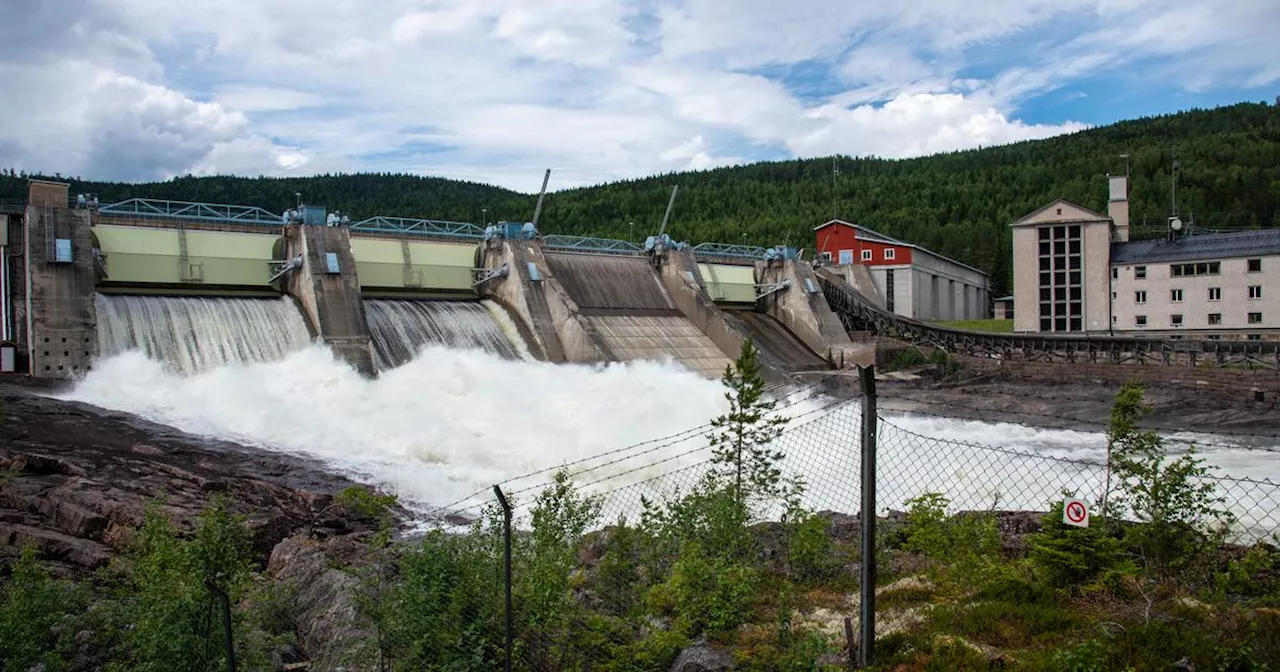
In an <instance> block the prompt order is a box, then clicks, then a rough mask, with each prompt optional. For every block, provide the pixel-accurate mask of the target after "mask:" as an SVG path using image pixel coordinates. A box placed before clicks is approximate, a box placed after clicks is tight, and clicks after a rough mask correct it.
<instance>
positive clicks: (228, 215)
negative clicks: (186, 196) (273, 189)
mask: <svg viewBox="0 0 1280 672" xmlns="http://www.w3.org/2000/svg"><path fill="white" fill-rule="evenodd" d="M98 214H99V215H105V216H107V217H145V218H156V219H179V220H197V221H206V222H218V223H222V224H244V225H247V226H280V225H281V223H282V221H281V219H280V215H277V214H275V213H272V212H270V211H267V210H264V209H262V208H259V207H257V206H252V205H227V204H222V203H192V202H188V201H165V200H159V199H154V198H131V199H129V200H127V201H121V202H119V203H108V204H107V205H102V206H99V207H98Z"/></svg>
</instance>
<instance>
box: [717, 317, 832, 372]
mask: <svg viewBox="0 0 1280 672" xmlns="http://www.w3.org/2000/svg"><path fill="white" fill-rule="evenodd" d="M727 312H728V313H729V315H730V316H732V317H733V318H734V319H736V320H738V321H739V322H741V323H742V326H743V327H744V328H745V329H746V330H747V332H748V333H750V334H751V339H752V341H753V342H754V343H755V344H756V347H757V348H759V349H760V356H761V357H762V358H764V359H765V360H766V361H768V362H769V363H771V364H773V365H774V366H777V367H779V368H782V369H784V370H786V371H793V372H794V371H820V370H823V369H826V368H828V367H827V362H826V361H824V360H823V359H822V357H820V356H819V355H817V354H816V353H814V352H813V351H812V350H810V349H809V346H807V345H805V344H804V342H802V341H801V340H800V339H799V338H797V337H796V335H795V334H793V333H791V330H790V329H787V328H786V326H784V325H783V324H782V323H781V322H779V321H778V320H777V319H776V318H774V317H773V316H771V315H766V314H765V313H757V312H755V311H754V310H730V311H727Z"/></svg>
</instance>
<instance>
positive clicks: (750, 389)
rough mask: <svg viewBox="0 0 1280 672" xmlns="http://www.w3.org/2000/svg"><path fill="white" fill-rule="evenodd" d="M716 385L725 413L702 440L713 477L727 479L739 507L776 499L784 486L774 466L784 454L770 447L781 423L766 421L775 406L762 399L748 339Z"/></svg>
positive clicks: (783, 421) (754, 353)
mask: <svg viewBox="0 0 1280 672" xmlns="http://www.w3.org/2000/svg"><path fill="white" fill-rule="evenodd" d="M720 380H721V382H723V383H724V385H725V387H727V388H729V391H728V392H725V395H724V396H725V399H728V400H729V412H728V413H726V414H724V415H722V416H720V417H718V418H716V419H714V420H712V421H711V426H712V431H711V433H710V434H708V435H707V440H708V441H710V443H711V448H712V450H713V456H712V458H711V461H712V463H713V464H714V465H716V466H715V468H714V469H715V471H716V473H717V474H718V475H719V476H722V477H726V478H731V479H732V482H733V488H734V493H735V496H736V498H737V500H738V503H739V505H740V506H745V505H746V502H747V500H748V499H749V498H750V497H752V496H757V497H777V496H780V495H782V494H784V492H785V489H786V487H787V485H788V484H787V483H784V481H783V478H782V469H780V468H779V467H778V463H779V462H781V461H782V458H783V457H784V454H783V453H782V451H780V450H775V449H774V448H773V447H772V446H771V444H772V443H773V440H774V439H776V438H778V435H780V434H782V431H783V429H784V428H785V427H786V424H787V418H781V417H769V415H768V414H769V413H770V412H772V411H773V410H774V409H775V408H776V407H777V402H775V401H773V400H767V399H765V394H764V391H765V383H764V378H762V377H761V376H760V352H759V351H758V350H757V349H756V346H755V343H753V342H752V341H751V339H750V338H748V339H747V340H746V341H745V342H744V343H743V344H742V352H741V353H740V354H739V355H738V359H737V360H736V361H734V362H733V363H732V364H730V365H728V366H726V367H725V370H724V376H722V377H721V379H720Z"/></svg>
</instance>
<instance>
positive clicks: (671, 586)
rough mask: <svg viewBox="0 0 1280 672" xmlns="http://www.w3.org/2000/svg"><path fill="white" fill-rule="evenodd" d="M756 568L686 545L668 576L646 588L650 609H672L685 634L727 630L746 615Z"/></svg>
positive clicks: (667, 610) (732, 627) (679, 627)
mask: <svg viewBox="0 0 1280 672" xmlns="http://www.w3.org/2000/svg"><path fill="white" fill-rule="evenodd" d="M756 582H757V574H756V572H755V571H754V570H753V569H751V568H750V567H747V566H746V565H744V564H741V563H738V562H735V561H732V560H727V559H725V558H722V557H716V556H713V555H708V554H706V553H705V552H703V550H702V546H701V545H700V544H696V543H695V544H689V545H688V546H686V547H685V549H684V552H683V553H682V554H681V556H680V559H679V560H677V561H676V563H675V566H674V567H673V568H672V572H671V578H669V579H668V580H667V581H666V582H665V583H663V584H660V585H657V586H654V587H653V588H652V589H650V591H649V595H648V598H647V599H648V603H649V607H650V610H651V611H655V612H659V613H673V614H674V615H675V617H676V627H677V629H679V630H680V632H681V633H683V634H684V635H686V636H688V637H696V636H697V635H700V634H703V633H706V634H710V635H723V634H726V633H728V632H730V631H732V630H734V629H735V628H737V627H738V626H739V625H741V624H742V623H743V622H744V621H745V620H746V617H747V607H748V605H749V604H750V601H751V597H752V595H753V594H754V592H755V587H756Z"/></svg>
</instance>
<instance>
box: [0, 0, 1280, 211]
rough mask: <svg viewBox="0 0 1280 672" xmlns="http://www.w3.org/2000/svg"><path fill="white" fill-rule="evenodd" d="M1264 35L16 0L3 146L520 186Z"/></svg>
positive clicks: (982, 113)
mask: <svg viewBox="0 0 1280 672" xmlns="http://www.w3.org/2000/svg"><path fill="white" fill-rule="evenodd" d="M15 3H16V4H15ZM1276 34H1280V12H1275V11H1274V2H1273V0H1193V1H1192V0H1189V1H1188V2H1184V3H1173V4H1169V3H1164V2H1159V1H1157V0H973V1H971V2H965V3H955V2H951V1H950V0H901V1H900V2H895V3H848V2H838V1H836V0H792V1H791V2H786V3H779V2H775V1H773V0H738V1H737V2H733V3H725V2H723V1H722V0H542V1H541V2H536V3H535V2H532V1H529V0H387V1H386V2H378V3H367V2H359V1H358V0H315V1H314V2H309V3H263V2H259V1H258V0H185V1H184V2H181V3H173V2H169V1H167V0H112V1H108V0H65V1H64V2H59V3H38V2H35V1H34V0H15V2H14V3H9V4H6V5H4V6H2V7H0V41H4V42H5V43H6V46H7V49H6V50H5V51H4V52H0V82H3V84H4V85H5V86H6V91H7V93H9V94H10V95H8V96H7V97H6V98H7V100H6V103H5V104H4V105H0V165H16V166H18V167H21V168H25V169H29V170H48V171H60V172H62V173H73V174H75V173H80V174H84V175H86V176H93V177H104V178H123V179H143V178H158V177H164V176H168V175H172V174H178V173H184V172H197V173H208V172H237V173H249V174H257V173H268V174H280V173H307V172H315V171H329V170H360V169H375V170H408V171H414V172H420V173H427V174H443V175H448V176H453V177H461V178H465V179H473V180H479V181H488V182H497V183H501V184H504V185H506V186H513V187H516V188H521V189H525V190H535V189H536V188H537V186H538V183H539V180H540V176H541V168H542V167H544V166H553V167H555V169H556V178H555V181H554V184H555V185H558V186H562V187H563V186H569V185H574V184H586V183H596V182H600V181H603V180H608V179H616V178H623V177H634V176H638V175H644V174H651V173H655V172H664V171H671V170H684V169H700V168H707V167H714V166H718V165H726V164H731V163H738V162H742V161H745V160H749V159H751V158H753V157H754V158H760V157H773V158H776V157H780V156H787V155H795V156H814V155H825V154H829V153H832V152H841V153H847V154H855V155H869V154H876V155H881V156H893V157H898V156H914V155H919V154H923V153H930V152H937V151H946V150H952V149H958V148H967V147H975V146H978V145H989V144H995V143H1003V142H1010V141H1015V140H1022V139H1027V138H1036V137H1044V136H1047V135H1052V134H1055V133H1062V132H1069V131H1073V130H1077V129H1079V128H1081V127H1082V125H1081V124H1078V123H1075V122H1072V121H1070V120H1067V119H1063V120H1058V121H1057V123H1046V124H1029V123H1025V122H1023V121H1022V120H1020V119H1019V110H1020V108H1021V107H1022V106H1023V105H1024V104H1025V103H1026V102H1027V101H1029V100H1033V99H1035V98H1036V97H1037V96H1042V95H1044V94H1045V93H1047V92H1050V91H1053V90H1054V89H1056V88H1059V87H1062V86H1065V85H1067V84H1070V83H1072V82H1076V81H1079V80H1081V79H1082V78H1086V77H1089V78H1096V77H1098V76H1099V75H1100V74H1106V73H1109V72H1110V73H1119V72H1123V71H1124V69H1126V68H1131V67H1135V66H1138V65H1140V66H1141V67H1142V72H1143V76H1144V77H1146V78H1148V79H1151V80H1157V81H1158V82H1159V83H1161V84H1163V85H1166V86H1167V85H1171V84H1172V85H1175V86H1182V87H1184V88H1189V89H1191V88H1197V87H1199V88H1211V87H1226V88H1228V89H1232V88H1235V89H1238V88H1239V87H1258V86H1265V85H1268V84H1271V83H1274V82H1275V81H1277V80H1280V70H1277V69H1276V67H1275V65H1274V64H1275V63H1276V62H1280V46H1277V45H1280V40H1275V39H1274V38H1273V36H1274V35H1276ZM16 54H21V55H22V57H21V58H18V57H17V56H16ZM975 59H976V60H975ZM993 59H995V60H993ZM1000 59H1003V62H1001V60H1000ZM974 66H979V67H978V69H977V70H974ZM974 72H982V73H984V74H982V75H975V74H973V73H974ZM1251 97H1255V98H1256V97H1257V96H1256V95H1255V96H1251ZM1091 99H1092V100H1102V99H1105V96H1091Z"/></svg>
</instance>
